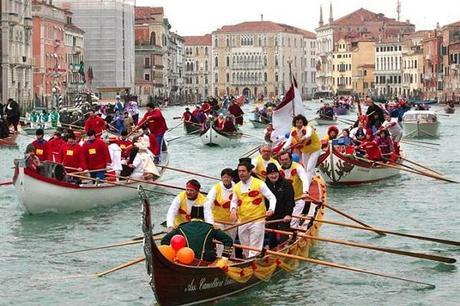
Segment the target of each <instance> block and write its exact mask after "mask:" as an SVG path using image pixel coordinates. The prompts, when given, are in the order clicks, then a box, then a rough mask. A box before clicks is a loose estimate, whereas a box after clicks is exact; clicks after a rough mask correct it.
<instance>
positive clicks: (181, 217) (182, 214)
mask: <svg viewBox="0 0 460 306" xmlns="http://www.w3.org/2000/svg"><path fill="white" fill-rule="evenodd" d="M179 197H180V207H179V211H178V212H177V215H176V219H175V220H174V226H176V227H177V226H179V225H180V224H182V223H184V222H188V221H190V211H189V209H188V207H187V194H186V193H185V191H182V192H181V193H180V194H179ZM204 203H206V197H205V196H204V195H202V194H201V193H198V197H197V198H196V200H195V203H194V205H197V206H203V205H204Z"/></svg>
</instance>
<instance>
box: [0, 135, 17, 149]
mask: <svg viewBox="0 0 460 306" xmlns="http://www.w3.org/2000/svg"><path fill="white" fill-rule="evenodd" d="M17 137H18V134H10V135H9V136H8V137H6V138H0V147H16V146H17V144H16V138H17Z"/></svg>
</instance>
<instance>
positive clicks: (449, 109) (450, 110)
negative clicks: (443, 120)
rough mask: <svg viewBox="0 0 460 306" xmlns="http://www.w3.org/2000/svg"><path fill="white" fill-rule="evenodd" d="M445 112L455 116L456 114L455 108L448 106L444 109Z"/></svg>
mask: <svg viewBox="0 0 460 306" xmlns="http://www.w3.org/2000/svg"><path fill="white" fill-rule="evenodd" d="M444 111H445V112H446V114H453V113H455V107H454V106H450V105H447V106H446V107H444Z"/></svg>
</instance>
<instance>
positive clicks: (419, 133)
mask: <svg viewBox="0 0 460 306" xmlns="http://www.w3.org/2000/svg"><path fill="white" fill-rule="evenodd" d="M402 125H403V128H404V135H405V137H438V130H439V122H431V123H419V122H404V121H403V123H402Z"/></svg>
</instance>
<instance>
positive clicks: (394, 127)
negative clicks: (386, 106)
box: [382, 113, 403, 142]
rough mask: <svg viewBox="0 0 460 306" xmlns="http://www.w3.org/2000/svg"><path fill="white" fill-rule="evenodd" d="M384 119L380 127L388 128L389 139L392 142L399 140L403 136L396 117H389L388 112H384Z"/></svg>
mask: <svg viewBox="0 0 460 306" xmlns="http://www.w3.org/2000/svg"><path fill="white" fill-rule="evenodd" d="M384 118H385V121H384V122H383V123H382V128H383V129H386V130H388V132H390V135H391V139H393V141H394V142H400V141H401V138H402V136H403V130H402V128H401V126H400V125H399V122H398V118H391V116H390V114H388V113H385V115H384Z"/></svg>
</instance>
